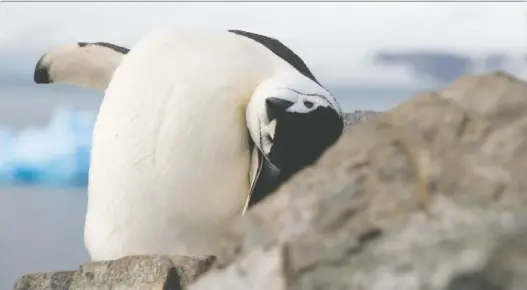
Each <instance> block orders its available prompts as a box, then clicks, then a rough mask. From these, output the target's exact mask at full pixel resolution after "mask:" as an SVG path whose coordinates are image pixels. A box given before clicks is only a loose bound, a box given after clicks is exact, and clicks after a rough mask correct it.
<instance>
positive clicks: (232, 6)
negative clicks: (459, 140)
mask: <svg viewBox="0 0 527 290" xmlns="http://www.w3.org/2000/svg"><path fill="white" fill-rule="evenodd" d="M0 1H1V0H0ZM526 12H527V4H526V3H525V2H523V3H522V2H516V3H507V2H502V3H499V2H493V3H483V2H480V3H477V2H472V3H466V2H465V3H448V2H443V3H437V2H436V3H431V2H429V3H424V2H421V3H415V2H414V3H402V2H399V3H379V2H377V3H364V2H347V3H335V2H333V3H323V2H311V3H306V2H304V3H298V2H297V3H291V2H289V3H270V2H268V3H261V2H260V3H247V2H245V3H233V2H230V3H227V2H223V3H221V2H217V3H211V2H208V3H203V2H202V3H189V2H186V3H185V2H179V3H178V2H172V3H145V2H136V3H130V2H129V3H123V2H121V3H115V2H114V3H103V2H97V3H88V2H77V3H73V2H69V3H49V2H48V3H35V2H29V3H14V2H8V3H6V2H4V3H1V2H0V63H3V66H4V67H3V68H0V70H4V72H5V71H6V70H9V72H11V73H13V74H15V75H16V72H17V71H25V70H26V69H28V68H30V69H32V68H33V66H34V64H35V63H36V61H37V60H38V58H39V57H40V55H41V54H42V53H44V52H46V51H47V50H49V49H51V48H52V47H53V46H55V45H60V44H64V43H71V42H77V41H87V42H90V41H107V42H113V43H115V44H119V45H122V46H127V47H131V46H132V45H133V44H134V43H135V42H136V41H137V40H138V39H140V37H141V36H143V35H145V34H146V33H148V32H149V31H151V30H152V29H154V28H155V27H158V26H164V25H172V26H180V27H190V26H198V27H208V28H214V29H242V30H247V31H251V32H256V33H261V34H265V35H269V36H272V37H275V38H278V39H279V40H281V41H282V42H284V43H285V44H286V45H287V46H289V47H290V48H291V49H293V50H294V51H295V52H296V53H297V54H299V55H300V56H301V57H302V58H303V59H304V61H305V62H306V63H307V64H308V65H309V66H310V67H311V68H312V70H313V71H314V72H315V74H316V75H317V77H318V78H320V79H321V80H322V81H326V82H327V81H330V82H333V81H339V80H345V79H347V78H349V77H352V76H356V75H362V74H364V75H368V74H372V73H373V74H375V73H376V72H375V70H373V71H371V70H370V71H368V69H369V68H370V67H371V64H370V60H371V56H372V54H373V53H374V52H376V51H378V50H390V51H403V50H410V49H427V50H448V51H454V52H470V53H488V52H494V51H500V52H508V53H525V52H526V51H527V49H526V48H527V21H526V16H527V13H526ZM0 75H1V72H0Z"/></svg>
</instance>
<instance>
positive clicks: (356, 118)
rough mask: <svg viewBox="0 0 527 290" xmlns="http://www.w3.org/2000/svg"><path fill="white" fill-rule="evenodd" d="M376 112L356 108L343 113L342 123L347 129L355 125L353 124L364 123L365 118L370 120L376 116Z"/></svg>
mask: <svg viewBox="0 0 527 290" xmlns="http://www.w3.org/2000/svg"><path fill="white" fill-rule="evenodd" d="M378 114H379V112H375V111H370V110H366V111H361V110H356V111H353V112H351V113H345V114H344V124H345V127H344V128H345V129H346V130H347V129H350V128H352V127H355V125H358V124H361V123H364V122H365V121H366V120H370V119H372V118H374V117H376V116H377V115H378Z"/></svg>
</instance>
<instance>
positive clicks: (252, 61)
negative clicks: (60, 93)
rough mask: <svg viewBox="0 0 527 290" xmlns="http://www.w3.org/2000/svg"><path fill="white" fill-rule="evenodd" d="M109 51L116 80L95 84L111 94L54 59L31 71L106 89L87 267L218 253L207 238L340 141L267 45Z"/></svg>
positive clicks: (311, 86) (286, 57)
mask: <svg viewBox="0 0 527 290" xmlns="http://www.w3.org/2000/svg"><path fill="white" fill-rule="evenodd" d="M278 44H279V45H278ZM93 45H94V44H90V45H85V46H84V47H90V46H93ZM280 45H281V46H282V47H280ZM95 46H96V45H95ZM273 47H274V48H275V49H274V50H273ZM82 48H83V46H80V45H78V49H82ZM101 49H106V47H102V48H101ZM123 49H124V48H123ZM112 50H113V49H112ZM113 51H114V52H115V53H114V54H113V57H114V58H115V59H117V60H118V61H119V62H120V64H118V65H117V69H115V68H113V71H112V67H114V66H113V63H114V61H113V60H112V61H111V63H112V65H108V66H106V67H105V68H104V69H103V70H104V71H106V72H108V71H111V73H112V74H113V77H107V75H108V74H107V73H106V74H105V75H104V77H100V78H101V79H104V78H106V83H107V84H108V83H109V84H108V85H107V88H106V87H104V85H103V84H104V82H103V81H99V82H98V84H97V85H96V86H95V85H93V83H94V82H92V81H90V80H92V78H75V77H71V76H70V77H63V76H60V73H58V74H57V73H56V72H54V69H53V61H52V62H47V63H46V62H45V61H39V65H37V68H36V73H35V76H36V75H37V71H39V74H42V75H45V74H44V73H43V72H42V71H46V73H47V75H48V81H40V83H52V82H63V83H71V84H76V85H80V86H84V87H90V86H91V87H90V88H95V89H98V90H104V89H106V94H105V97H104V99H103V103H102V105H101V108H100V112H99V115H98V117H97V121H96V124H95V129H94V135H93V148H92V159H91V168H90V180H89V201H88V212H87V216H86V226H85V243H86V247H87V249H88V251H89V253H90V256H91V258H92V260H108V259H117V258H120V257H123V256H127V255H141V254H169V255H190V256H206V255H210V254H213V253H215V251H216V245H215V237H217V236H218V235H221V231H222V229H223V227H224V226H225V225H227V224H228V223H229V221H230V220H231V219H232V218H233V217H235V216H237V215H240V214H241V213H242V211H243V210H244V208H245V207H246V206H247V201H249V202H248V203H249V205H252V204H254V203H255V202H257V201H258V200H260V199H261V198H263V197H265V196H266V195H268V194H269V193H270V192H272V191H274V189H275V188H276V187H277V186H279V185H280V184H281V182H283V181H284V180H287V179H288V178H289V177H290V176H291V175H292V174H294V173H295V172H297V171H298V170H300V169H301V168H303V167H305V166H307V165H310V164H312V163H313V162H315V161H316V159H318V157H319V156H320V155H321V154H322V152H323V151H324V150H325V149H326V148H327V147H329V146H330V145H331V144H333V143H334V142H335V141H336V140H337V139H338V137H339V136H340V134H341V132H342V128H343V121H342V113H341V110H340V107H339V105H338V103H337V101H336V100H335V98H334V97H333V96H332V95H331V94H330V93H329V92H328V91H327V90H326V89H324V88H323V87H322V86H321V85H320V84H319V83H318V81H317V80H316V79H315V78H314V76H313V75H312V74H311V72H310V71H309V69H308V68H307V66H306V65H305V64H304V63H303V61H302V60H301V59H300V58H299V57H298V56H296V54H294V53H293V52H292V51H290V50H289V49H288V48H287V47H285V46H283V45H282V44H281V43H280V42H278V41H277V40H275V39H272V38H268V37H265V36H261V35H257V34H251V33H248V32H243V31H239V30H236V31H234V30H232V31H209V30H178V29H162V30H157V31H156V32H153V33H151V34H149V35H147V36H146V37H144V38H143V39H142V40H140V41H139V42H138V43H137V44H136V45H135V46H134V47H133V48H132V49H131V50H130V51H129V52H128V50H127V49H126V51H125V50H122V51H116V50H113ZM126 53H127V54H128V55H127V56H126V57H124V58H123V57H122V56H123V55H124V54H126ZM117 54H119V55H117ZM92 57H93V56H92ZM85 59H86V58H85ZM41 60H46V55H44V56H43V57H42V58H41ZM56 61H57V62H60V60H58V59H57V60H56ZM88 63H89V61H88ZM70 64H71V62H70ZM85 67H88V68H93V67H95V66H90V65H87V66H85ZM98 67H99V69H100V68H101V67H104V65H99V66H98ZM57 71H58V70H57ZM63 71H67V70H63ZM75 73H77V74H82V72H79V71H78V70H76V71H75ZM110 79H111V81H110ZM87 80H88V81H87ZM35 81H36V82H38V81H37V78H36V77H35ZM82 82H83V83H82ZM101 84H102V85H101ZM255 160H256V161H255ZM251 166H252V167H251ZM249 172H250V176H248V173H249ZM251 184H252V186H251ZM249 192H252V196H251V199H248V193H249Z"/></svg>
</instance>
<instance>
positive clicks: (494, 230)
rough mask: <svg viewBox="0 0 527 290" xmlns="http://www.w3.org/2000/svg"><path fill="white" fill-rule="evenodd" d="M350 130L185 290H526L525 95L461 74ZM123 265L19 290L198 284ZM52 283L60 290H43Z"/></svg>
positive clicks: (158, 264) (239, 225) (525, 89)
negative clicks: (58, 286)
mask: <svg viewBox="0 0 527 290" xmlns="http://www.w3.org/2000/svg"><path fill="white" fill-rule="evenodd" d="M371 116H375V118H371ZM346 122H347V123H348V126H349V128H348V129H347V130H346V131H345V133H344V134H343V136H342V138H341V139H340V140H339V141H338V142H337V143H336V144H335V146H333V147H332V148H331V149H329V150H328V151H327V152H326V153H325V154H324V156H322V157H321V158H320V160H319V162H317V164H315V165H314V166H312V167H310V168H307V169H306V170H304V171H302V172H300V173H299V174H297V175H296V176H295V177H293V178H292V179H291V180H290V181H289V182H288V183H286V184H285V185H283V186H282V187H281V188H280V189H279V190H278V191H277V192H276V193H275V194H274V195H272V196H270V197H268V198H267V199H266V200H264V201H263V202H262V203H261V204H259V205H257V206H256V207H254V208H253V209H251V210H250V211H249V212H248V213H247V214H246V215H245V216H243V217H241V218H240V219H238V220H236V221H235V222H234V223H233V225H232V228H231V229H230V230H229V231H228V232H226V233H225V237H224V241H221V242H222V243H224V244H225V245H226V247H225V248H224V251H222V252H221V253H218V255H217V258H218V261H217V262H216V263H215V264H214V266H213V268H212V269H210V270H208V271H207V272H206V273H204V274H203V275H202V276H200V277H199V278H198V279H197V280H196V281H195V282H194V283H190V285H188V289H190V290H205V289H211V290H212V289H217V290H219V289H225V290H236V289H262V290H264V289H265V290H267V289H277V290H280V289H284V290H285V289H295V290H296V289H302V290H304V289H351V290H399V289H405V290H476V289H478V290H519V289H525V285H527V259H526V258H527V231H526V229H527V210H526V209H527V208H526V201H527V199H526V189H527V186H526V185H527V180H526V179H525V178H523V176H522V175H523V172H525V170H524V169H525V167H526V166H527V160H526V159H527V143H526V142H525V139H526V137H527V83H525V82H522V81H519V80H516V79H514V78H512V77H511V76H509V75H506V74H504V73H499V72H497V73H491V74H486V75H481V76H466V77H462V78H460V79H459V80H458V81H456V82H454V83H453V84H452V85H451V86H449V87H448V88H445V89H443V90H440V91H438V92H435V93H427V94H422V95H418V96H415V97H413V98H411V99H409V100H407V101H405V102H403V103H401V104H400V105H399V106H397V107H395V108H393V109H392V110H390V111H389V112H386V113H382V114H375V113H372V114H370V113H364V112H358V113H357V112H355V115H353V116H348V117H347V121H346ZM357 123H362V124H361V125H360V126H355V124H357ZM219 242H220V241H219ZM129 259H131V260H135V261H136V262H134V263H131V262H127V261H129V260H126V259H123V260H118V261H114V262H103V263H95V264H96V266H95V268H96V269H100V270H97V271H96V270H89V271H88V272H86V271H87V270H86V269H85V266H83V267H81V269H80V271H76V272H57V273H48V274H30V275H27V276H24V277H23V278H21V280H20V281H18V282H17V284H16V285H15V288H16V289H179V282H178V281H179V280H182V281H184V283H183V284H185V283H186V284H185V285H187V284H189V282H190V281H192V280H193V278H194V277H195V276H196V275H195V274H194V275H190V276H192V277H191V278H188V277H187V278H185V279H186V280H185V279H181V277H182V276H183V277H186V274H185V273H186V272H185V271H186V270H183V269H181V268H176V267H175V265H174V263H173V262H170V260H169V259H168V258H163V257H156V258H147V259H146V260H145V258H140V257H135V258H129ZM130 263H131V264H130ZM194 263H195V264H194V265H196V263H198V264H199V263H200V262H199V261H194ZM110 265H113V267H114V268H115V270H109V269H110V268H111V266H110ZM204 268H206V267H203V269H204ZM112 269H113V268H112ZM201 270H202V269H200V270H198V271H196V270H195V271H194V272H192V273H196V272H199V271H201ZM86 273H98V274H92V276H90V275H86ZM39 275H40V276H39ZM53 276H55V277H60V278H55V281H56V282H53V283H56V284H60V283H62V285H66V286H68V285H69V288H67V287H66V288H49V287H48V288H46V287H45V285H49V284H50V281H52V280H53V279H52V278H53ZM87 276H90V277H95V278H86V277H87ZM39 277H43V278H39ZM90 279H92V280H90ZM93 280H97V282H93ZM97 283H99V284H97ZM42 285H44V286H42ZM94 285H95V286H94ZM111 285H115V286H111ZM39 287H40V288H39ZM90 287H91V288H90ZM134 287H135V288H134ZM156 287H157V288H156ZM185 287H187V286H185Z"/></svg>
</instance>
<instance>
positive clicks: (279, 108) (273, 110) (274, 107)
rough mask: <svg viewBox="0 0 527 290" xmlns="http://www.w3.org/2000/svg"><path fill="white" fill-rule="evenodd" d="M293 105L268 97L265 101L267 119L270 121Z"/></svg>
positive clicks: (289, 102) (286, 101)
mask: <svg viewBox="0 0 527 290" xmlns="http://www.w3.org/2000/svg"><path fill="white" fill-rule="evenodd" d="M293 104H294V103H293V102H291V101H288V100H284V99H280V98H275V97H270V98H267V99H266V100H265V106H266V109H267V119H268V120H269V121H272V120H274V119H276V118H277V117H278V116H280V115H281V114H282V113H284V112H285V111H286V110H287V108H289V107H291V106H292V105H293Z"/></svg>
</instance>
